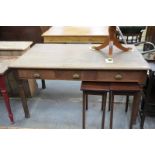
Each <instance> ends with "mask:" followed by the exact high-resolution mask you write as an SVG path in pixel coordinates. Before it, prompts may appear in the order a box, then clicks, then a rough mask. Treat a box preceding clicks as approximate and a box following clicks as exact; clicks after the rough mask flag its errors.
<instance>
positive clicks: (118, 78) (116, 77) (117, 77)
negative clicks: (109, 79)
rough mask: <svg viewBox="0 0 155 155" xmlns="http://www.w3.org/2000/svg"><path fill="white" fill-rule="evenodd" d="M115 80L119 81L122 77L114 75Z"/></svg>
mask: <svg viewBox="0 0 155 155" xmlns="http://www.w3.org/2000/svg"><path fill="white" fill-rule="evenodd" d="M114 78H115V79H116V80H121V79H122V78H123V76H122V75H121V74H116V75H115V77H114Z"/></svg>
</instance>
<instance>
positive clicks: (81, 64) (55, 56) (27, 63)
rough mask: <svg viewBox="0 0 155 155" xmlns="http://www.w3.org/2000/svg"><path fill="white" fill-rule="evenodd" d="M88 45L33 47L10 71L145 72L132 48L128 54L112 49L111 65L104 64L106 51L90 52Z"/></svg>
mask: <svg viewBox="0 0 155 155" xmlns="http://www.w3.org/2000/svg"><path fill="white" fill-rule="evenodd" d="M91 46H93V45H92V44H36V45H34V46H33V47H32V48H31V49H29V50H28V51H27V52H26V53H25V54H24V55H22V56H21V57H19V58H18V59H17V60H16V61H15V62H13V63H12V64H10V66H9V67H11V68H27V69H29V68H30V69H31V68H33V69H83V70H84V69H85V70H91V69H96V70H147V69H149V65H148V63H147V62H146V61H145V60H144V58H143V56H142V55H141V54H140V53H139V52H138V51H137V50H136V49H135V47H134V46H131V45H130V47H132V48H133V50H132V51H130V52H122V51H120V50H118V49H117V48H114V52H113V63H106V61H105V59H106V58H107V56H108V48H106V49H102V50H101V51H100V52H98V51H93V50H91V49H90V47H91Z"/></svg>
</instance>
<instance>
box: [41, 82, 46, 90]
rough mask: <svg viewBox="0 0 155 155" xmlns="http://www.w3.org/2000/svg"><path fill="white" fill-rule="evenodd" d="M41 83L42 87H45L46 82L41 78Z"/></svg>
mask: <svg viewBox="0 0 155 155" xmlns="http://www.w3.org/2000/svg"><path fill="white" fill-rule="evenodd" d="M41 83H42V89H46V83H45V80H41Z"/></svg>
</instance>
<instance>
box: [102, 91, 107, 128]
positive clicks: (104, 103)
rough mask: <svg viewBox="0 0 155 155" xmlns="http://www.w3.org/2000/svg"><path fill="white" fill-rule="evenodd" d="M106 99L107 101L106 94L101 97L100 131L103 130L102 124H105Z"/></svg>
mask: <svg viewBox="0 0 155 155" xmlns="http://www.w3.org/2000/svg"><path fill="white" fill-rule="evenodd" d="M106 99H107V93H105V94H104V95H102V110H103V113H102V129H104V123H105V109H106Z"/></svg>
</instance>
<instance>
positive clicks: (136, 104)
mask: <svg viewBox="0 0 155 155" xmlns="http://www.w3.org/2000/svg"><path fill="white" fill-rule="evenodd" d="M140 97H141V93H140V92H137V93H136V94H135V95H134V99H133V104H132V111H131V119H130V126H129V127H130V129H132V125H133V124H135V123H136V118H137V115H138V110H139V103H140Z"/></svg>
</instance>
